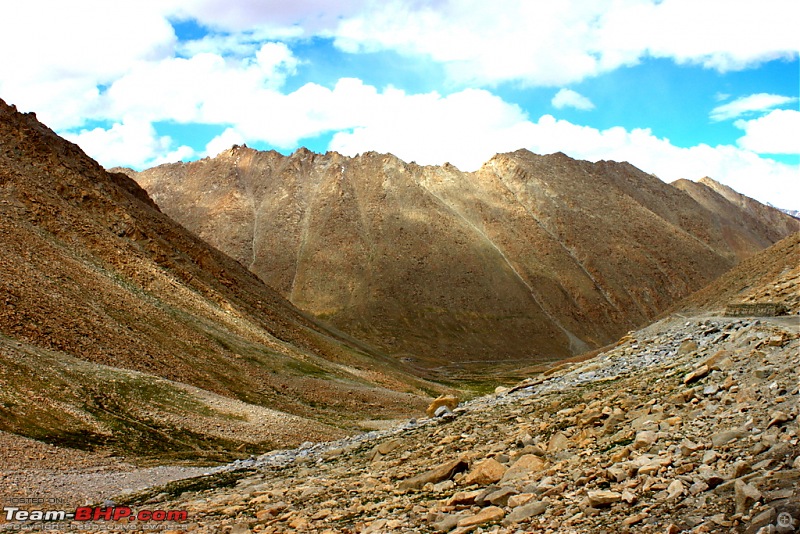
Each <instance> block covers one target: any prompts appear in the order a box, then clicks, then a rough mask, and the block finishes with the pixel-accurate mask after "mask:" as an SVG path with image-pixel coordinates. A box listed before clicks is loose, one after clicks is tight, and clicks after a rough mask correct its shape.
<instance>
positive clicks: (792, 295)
mask: <svg viewBox="0 0 800 534" xmlns="http://www.w3.org/2000/svg"><path fill="white" fill-rule="evenodd" d="M798 288H800V232H797V233H794V234H792V235H790V236H789V237H786V238H784V239H781V240H780V241H778V242H777V243H775V244H774V245H772V246H771V247H769V248H768V249H766V250H763V251H761V252H759V253H757V254H754V255H753V256H751V257H749V258H747V259H746V260H744V261H742V262H741V263H740V264H738V265H737V266H736V267H734V268H733V269H731V270H730V271H728V272H726V273H725V274H723V275H722V276H720V277H719V278H717V279H716V280H714V281H713V282H712V283H710V284H709V285H708V286H706V287H704V288H703V289H701V290H700V291H697V292H695V293H692V294H691V295H689V296H688V297H686V298H685V299H683V300H681V301H680V302H679V303H677V304H676V305H675V306H674V307H673V309H672V310H671V311H681V312H689V313H695V312H698V311H706V312H717V313H721V312H722V311H723V310H725V307H726V306H727V305H729V304H755V303H774V304H782V305H784V306H785V307H786V311H787V312H788V313H790V314H791V315H795V316H797V314H799V313H800V293H798V291H797V290H798ZM795 324H797V322H796V321H795Z"/></svg>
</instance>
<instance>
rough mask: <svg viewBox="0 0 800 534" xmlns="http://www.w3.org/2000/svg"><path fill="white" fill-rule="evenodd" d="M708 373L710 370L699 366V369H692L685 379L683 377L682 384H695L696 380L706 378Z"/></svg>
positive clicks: (705, 366) (704, 366)
mask: <svg viewBox="0 0 800 534" xmlns="http://www.w3.org/2000/svg"><path fill="white" fill-rule="evenodd" d="M709 372H711V369H709V367H708V366H707V365H701V366H700V367H698V368H697V369H694V370H693V371H691V372H689V373H688V374H687V375H686V376H685V377H683V383H684V384H691V383H692V382H697V381H698V380H700V379H701V378H703V377H704V376H706V375H707V374H708V373H709Z"/></svg>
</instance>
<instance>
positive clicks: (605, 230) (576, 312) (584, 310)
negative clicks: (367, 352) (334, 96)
mask: <svg viewBox="0 0 800 534" xmlns="http://www.w3.org/2000/svg"><path fill="white" fill-rule="evenodd" d="M128 173H129V174H130V175H131V176H132V177H133V178H135V179H136V180H137V182H138V183H139V184H140V185H142V186H143V187H144V188H145V189H146V190H147V191H148V192H149V193H150V195H151V196H152V198H153V199H154V200H155V201H156V203H157V204H158V205H159V206H160V207H161V208H162V209H163V210H164V211H165V213H167V214H169V215H170V216H172V217H174V218H175V219H176V220H178V221H180V222H181V223H182V224H184V225H185V226H186V227H188V228H190V229H192V230H193V231H195V232H196V233H197V234H198V235H199V236H201V237H202V238H204V239H206V240H208V241H209V242H210V243H212V244H214V245H215V246H217V247H219V248H220V249H222V250H224V251H226V252H227V253H229V254H230V255H231V256H233V257H234V258H236V259H238V260H239V261H240V262H241V263H242V264H244V265H246V266H248V267H249V268H250V270H252V272H254V273H256V274H257V275H258V276H259V277H260V278H261V279H262V280H264V281H265V282H266V283H267V284H268V285H270V286H271V287H274V288H275V289H276V290H277V291H279V292H280V293H281V294H282V295H283V296H285V297H286V298H287V299H289V300H290V301H291V302H293V303H294V304H295V305H297V306H298V307H299V308H301V309H304V310H307V311H309V312H311V313H312V314H314V315H316V316H317V317H321V318H324V319H325V320H326V321H330V322H331V323H332V324H334V325H335V326H336V327H338V328H340V329H341V330H343V331H345V332H348V333H349V334H351V335H353V336H354V337H357V338H359V339H364V340H367V341H369V342H371V343H373V344H376V345H378V346H379V347H380V348H381V349H382V350H383V351H385V352H387V353H389V354H391V355H393V356H394V357H395V358H397V359H400V360H402V361H404V362H406V363H407V365H408V366H409V369H412V370H414V371H415V372H418V373H427V374H429V375H432V376H437V377H440V378H443V377H444V378H446V377H450V376H458V377H461V378H469V377H471V376H485V374H486V373H487V372H488V371H487V370H488V369H489V368H490V367H491V370H492V371H496V370H497V369H498V368H500V367H503V368H512V367H514V366H517V367H518V366H521V365H523V364H531V363H536V362H542V361H553V360H556V359H560V358H564V357H568V356H570V355H574V354H579V353H581V352H584V351H586V350H588V349H592V348H597V347H600V346H603V345H605V344H607V343H609V342H611V341H613V340H614V339H616V338H617V337H619V335H621V334H623V333H624V332H626V331H628V330H630V329H631V328H634V327H635V326H637V325H641V324H644V323H646V322H647V321H648V320H649V319H651V318H653V317H654V316H655V315H657V314H658V313H659V312H661V311H663V310H664V309H666V308H667V307H668V306H669V305H671V304H673V303H674V302H676V301H677V300H678V299H680V298H682V297H684V296H686V295H687V294H689V293H691V292H692V291H694V290H697V289H699V288H701V287H703V286H704V285H705V284H707V283H708V282H710V281H711V280H713V279H714V278H716V277H717V276H719V275H720V274H722V273H723V272H725V271H726V270H728V269H729V268H730V267H732V266H733V265H734V264H735V263H737V262H738V261H740V260H741V259H743V258H745V257H747V256H749V255H751V254H753V253H754V252H756V251H758V250H761V249H762V248H764V247H766V246H768V245H770V244H772V243H773V242H775V241H776V240H778V239H779V238H781V237H783V236H785V235H787V233H788V232H789V231H791V229H794V230H793V231H796V230H800V221H797V220H794V219H792V218H791V217H788V216H786V215H785V214H782V213H780V212H778V211H777V210H773V209H772V208H767V207H763V208H764V210H766V211H764V212H763V213H762V211H754V210H751V209H750V207H749V205H748V206H746V207H742V206H740V205H739V204H737V203H736V202H732V201H730V200H728V199H726V198H725V197H724V196H722V195H720V194H716V196H715V197H714V201H713V202H706V201H705V200H704V199H702V198H701V199H700V200H698V199H696V198H693V196H692V195H690V194H688V193H686V192H685V191H682V190H680V189H678V188H676V187H673V186H671V185H669V184H665V183H664V182H662V181H660V180H658V179H657V178H655V177H653V176H651V175H649V174H647V173H644V172H642V171H640V170H639V169H636V168H634V167H633V166H631V165H629V164H627V163H615V162H599V163H596V164H592V163H589V162H586V161H576V160H573V159H570V158H569V157H567V156H565V155H563V154H553V155H550V156H537V155H535V154H532V153H530V152H527V151H518V152H514V153H510V154H501V155H498V156H496V157H494V158H493V159H492V160H491V161H489V162H487V163H486V164H485V165H484V166H483V167H482V168H481V169H480V170H478V171H477V172H474V173H465V172H461V171H459V170H458V169H456V168H454V167H452V166H449V165H445V166H442V167H422V166H418V165H415V164H413V163H405V162H403V161H400V160H399V159H397V158H395V157H393V156H391V155H383V154H376V153H367V154H363V155H361V156H358V157H355V158H347V157H344V156H341V155H339V154H337V153H327V154H324V155H320V154H314V153H311V152H309V151H307V150H304V149H301V150H299V151H297V152H296V153H294V154H292V155H291V156H288V157H287V156H282V155H280V154H278V153H276V152H259V151H255V150H252V149H249V148H246V147H234V148H232V149H230V150H228V151H226V152H223V153H222V154H220V155H219V156H217V157H216V158H213V159H204V160H201V161H196V162H192V163H185V164H184V163H178V164H170V165H162V166H160V167H156V168H153V169H149V170H146V171H144V172H141V173H134V172H132V171H128ZM764 213H768V214H769V217H770V218H769V220H766V219H765V218H764V217H763V214H764ZM775 221H779V222H780V224H775Z"/></svg>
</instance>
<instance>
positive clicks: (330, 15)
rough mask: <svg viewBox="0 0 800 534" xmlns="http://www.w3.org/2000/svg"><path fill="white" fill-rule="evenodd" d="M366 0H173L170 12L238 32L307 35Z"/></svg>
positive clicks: (349, 14)
mask: <svg viewBox="0 0 800 534" xmlns="http://www.w3.org/2000/svg"><path fill="white" fill-rule="evenodd" d="M367 3H369V2H368V0H347V1H346V2H331V1H330V0H293V1H291V2H287V1H285V0H229V1H220V0H177V1H176V0H172V1H171V4H172V6H171V7H172V9H171V12H172V13H173V14H174V15H175V16H177V17H180V18H193V19H196V20H198V21H199V22H200V23H202V24H203V25H205V26H208V27H211V28H216V29H219V30H224V31H232V32H240V31H247V30H252V29H254V28H259V29H260V31H262V32H268V38H271V39H275V38H278V37H285V36H286V35H287V34H295V35H298V34H299V35H304V36H310V35H314V34H315V33H317V32H320V31H323V30H326V29H329V28H332V27H334V26H335V25H336V24H337V22H338V21H339V20H340V19H341V18H343V17H347V16H351V15H353V14H355V13H358V12H359V11H360V10H361V9H362V8H363V6H364V5H365V4H367Z"/></svg>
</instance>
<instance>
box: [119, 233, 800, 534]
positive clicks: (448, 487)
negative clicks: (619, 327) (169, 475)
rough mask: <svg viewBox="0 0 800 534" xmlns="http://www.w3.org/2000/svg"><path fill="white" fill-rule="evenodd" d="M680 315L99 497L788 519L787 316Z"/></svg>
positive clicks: (326, 529) (525, 516) (791, 525)
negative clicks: (296, 442)
mask: <svg viewBox="0 0 800 534" xmlns="http://www.w3.org/2000/svg"><path fill="white" fill-rule="evenodd" d="M787 243H789V242H788V241H785V242H782V244H779V245H778V246H776V247H773V248H772V249H770V250H769V251H768V253H767V254H762V255H766V256H776V255H777V256H780V255H782V252H781V247H783V246H785V245H786V244H787ZM791 246H792V247H794V250H795V252H797V243H796V241H795V242H794V243H793V244H792V245H791ZM776 251H777V252H776ZM770 261H771V260H764V263H770ZM762 282H765V283H766V278H763V279H762ZM773 282H774V284H775V285H780V284H782V281H781V280H780V277H777V278H775V279H774V280H773ZM796 289H797V286H795V290H796ZM709 294H710V293H709ZM718 297H719V298H722V299H726V298H727V297H726V296H724V295H723V294H718ZM687 313H688V311H687V310H682V315H681V316H673V317H668V318H665V319H663V320H661V321H659V322H658V323H655V324H653V325H650V326H648V327H647V328H645V329H642V330H639V331H636V332H631V333H630V334H628V335H626V336H625V337H623V338H622V339H620V340H619V341H618V342H617V343H616V345H615V346H614V347H613V348H611V349H609V350H606V351H605V352H603V353H602V354H600V355H599V356H597V357H596V358H594V359H593V360H590V361H586V362H582V363H576V364H568V365H562V366H560V367H558V368H554V369H553V370H551V371H550V372H547V373H544V374H541V375H539V376H536V377H534V378H531V379H529V380H526V381H524V382H522V383H520V384H518V385H517V386H515V387H513V388H510V389H509V388H499V389H498V391H497V392H496V393H495V394H494V395H490V396H487V397H483V398H480V399H475V400H473V401H470V402H468V403H465V404H462V405H461V406H459V407H457V408H456V409H454V410H453V411H452V412H449V411H447V410H444V413H442V414H441V415H440V416H439V417H433V418H423V419H416V420H412V421H409V422H408V423H406V424H404V425H402V426H399V427H396V428H394V429H392V430H389V431H384V432H376V433H371V434H368V435H362V436H357V437H354V438H350V439H346V440H341V441H337V442H332V443H318V444H311V443H309V444H306V445H305V446H304V447H302V448H300V449H296V450H292V451H281V452H278V453H273V454H269V455H264V456H260V457H256V458H252V459H250V460H247V461H242V462H237V463H235V464H231V465H229V466H227V467H225V468H222V469H219V470H217V471H216V472H215V473H213V474H211V475H210V476H208V477H202V478H198V479H191V480H185V481H179V482H175V483H173V484H171V485H168V486H166V487H159V488H153V489H151V490H148V491H144V492H141V493H138V494H127V495H119V496H117V497H115V498H114V500H115V501H116V502H117V503H125V504H128V505H130V506H132V507H133V508H134V509H137V508H142V507H158V508H159V509H167V510H169V509H173V510H186V511H187V513H188V519H187V521H186V522H183V523H181V524H179V525H175V528H176V529H180V530H181V531H183V532H192V533H193V532H197V533H211V532H223V531H226V530H227V529H229V530H230V532H236V533H249V532H264V533H279V532H310V533H311V532H314V533H330V534H332V533H359V534H367V533H383V532H403V533H407V532H428V533H430V532H453V533H459V534H464V533H467V532H491V533H495V534H511V533H519V532H548V533H556V532H558V533H592V534H598V533H606V534H611V533H620V532H623V533H624V532H631V533H633V532H658V533H664V532H666V533H671V534H677V533H689V532H692V533H701V532H726V533H730V532H737V533H749V534H755V533H756V532H758V533H760V534H767V533H776V532H778V533H792V532H796V531H797V529H798V528H800V425H798V421H800V420H799V419H798V415H799V413H798V409H799V407H800V390H798V385H800V376H798V368H800V321H798V318H797V316H792V317H761V318H758V317H744V318H730V317H719V316H691V317H687V316H686V314H687Z"/></svg>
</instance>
